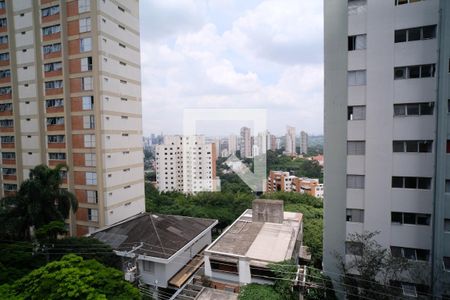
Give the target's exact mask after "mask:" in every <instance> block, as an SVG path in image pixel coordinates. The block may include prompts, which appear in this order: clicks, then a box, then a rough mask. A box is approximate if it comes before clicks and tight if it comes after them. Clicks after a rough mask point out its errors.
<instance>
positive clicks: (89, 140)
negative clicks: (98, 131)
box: [84, 134, 95, 148]
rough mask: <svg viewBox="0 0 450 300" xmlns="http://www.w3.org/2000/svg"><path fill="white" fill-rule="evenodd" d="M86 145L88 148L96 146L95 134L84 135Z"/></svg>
mask: <svg viewBox="0 0 450 300" xmlns="http://www.w3.org/2000/svg"><path fill="white" fill-rule="evenodd" d="M84 147H86V148H93V147H95V134H85V135H84Z"/></svg>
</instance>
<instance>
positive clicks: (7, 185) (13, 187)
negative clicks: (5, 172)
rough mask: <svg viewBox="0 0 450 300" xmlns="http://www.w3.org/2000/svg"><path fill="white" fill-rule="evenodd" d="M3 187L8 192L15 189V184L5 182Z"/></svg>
mask: <svg viewBox="0 0 450 300" xmlns="http://www.w3.org/2000/svg"><path fill="white" fill-rule="evenodd" d="M3 189H4V190H5V191H9V192H13V191H17V184H11V183H5V184H3Z"/></svg>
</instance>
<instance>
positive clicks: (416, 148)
mask: <svg viewBox="0 0 450 300" xmlns="http://www.w3.org/2000/svg"><path fill="white" fill-rule="evenodd" d="M392 148H393V151H394V152H413V153H417V152H419V153H430V152H432V151H433V141H393V142H392Z"/></svg>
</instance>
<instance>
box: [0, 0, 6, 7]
mask: <svg viewBox="0 0 450 300" xmlns="http://www.w3.org/2000/svg"><path fill="white" fill-rule="evenodd" d="M5 8H6V2H5V0H2V1H0V9H5Z"/></svg>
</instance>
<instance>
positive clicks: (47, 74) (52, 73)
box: [44, 69, 62, 78]
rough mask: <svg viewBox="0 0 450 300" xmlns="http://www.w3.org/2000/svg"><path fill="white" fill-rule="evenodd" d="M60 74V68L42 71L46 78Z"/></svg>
mask: <svg viewBox="0 0 450 300" xmlns="http://www.w3.org/2000/svg"><path fill="white" fill-rule="evenodd" d="M61 75H62V69H61V70H56V71H49V72H44V77H46V78H48V77H55V76H61Z"/></svg>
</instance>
